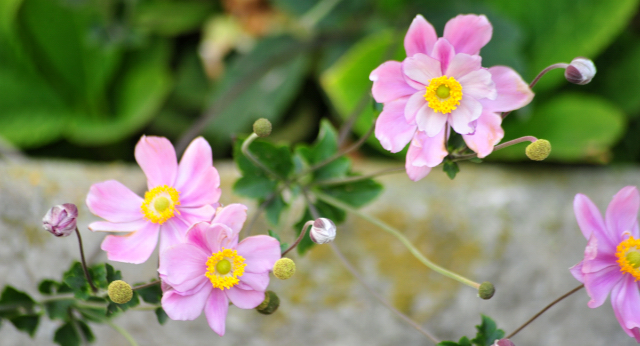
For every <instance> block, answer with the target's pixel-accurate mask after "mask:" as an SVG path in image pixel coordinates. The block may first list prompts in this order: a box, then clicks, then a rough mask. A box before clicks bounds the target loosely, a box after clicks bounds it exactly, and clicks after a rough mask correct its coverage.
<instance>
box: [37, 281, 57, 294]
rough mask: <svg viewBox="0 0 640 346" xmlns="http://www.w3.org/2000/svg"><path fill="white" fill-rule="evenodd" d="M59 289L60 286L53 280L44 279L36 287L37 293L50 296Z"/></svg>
mask: <svg viewBox="0 0 640 346" xmlns="http://www.w3.org/2000/svg"><path fill="white" fill-rule="evenodd" d="M58 287H60V284H59V283H58V282H56V281H54V280H49V279H44V280H42V281H40V284H39V285H38V292H40V293H42V294H46V295H51V294H54V293H55V292H56V290H57V289H58Z"/></svg>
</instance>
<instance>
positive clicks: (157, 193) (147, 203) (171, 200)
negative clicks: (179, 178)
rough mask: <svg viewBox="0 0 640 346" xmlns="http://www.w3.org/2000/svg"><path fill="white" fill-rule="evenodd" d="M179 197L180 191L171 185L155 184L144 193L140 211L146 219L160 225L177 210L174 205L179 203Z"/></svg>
mask: <svg viewBox="0 0 640 346" xmlns="http://www.w3.org/2000/svg"><path fill="white" fill-rule="evenodd" d="M179 197H180V193H179V192H178V190H176V189H174V188H173V187H170V186H167V185H162V186H156V187H154V188H153V189H151V191H147V192H146V193H145V194H144V201H143V202H142V206H141V208H142V213H143V214H144V217H145V218H146V219H147V220H149V221H151V222H153V223H159V224H161V225H162V224H163V223H164V222H165V221H167V220H169V219H170V218H172V217H173V215H174V213H175V212H177V210H176V205H180V198H179Z"/></svg>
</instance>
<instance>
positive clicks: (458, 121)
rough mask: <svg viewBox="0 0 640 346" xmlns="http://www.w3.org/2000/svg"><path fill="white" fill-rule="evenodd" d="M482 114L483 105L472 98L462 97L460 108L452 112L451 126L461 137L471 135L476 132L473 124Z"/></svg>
mask: <svg viewBox="0 0 640 346" xmlns="http://www.w3.org/2000/svg"><path fill="white" fill-rule="evenodd" d="M481 114H482V104H480V102H478V101H476V100H475V99H474V98H472V97H465V96H462V100H460V104H459V105H458V108H456V110H454V111H453V112H451V116H450V124H451V127H453V130H454V131H456V132H457V133H459V134H461V135H465V134H470V133H473V132H474V131H475V129H474V128H473V126H472V124H471V122H473V121H474V120H476V119H478V118H479V117H480V115H481Z"/></svg>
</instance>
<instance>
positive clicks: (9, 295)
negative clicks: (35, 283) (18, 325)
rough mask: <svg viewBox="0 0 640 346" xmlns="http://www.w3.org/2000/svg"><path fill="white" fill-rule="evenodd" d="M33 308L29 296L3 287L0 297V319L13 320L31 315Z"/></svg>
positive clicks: (33, 303) (8, 287)
mask: <svg viewBox="0 0 640 346" xmlns="http://www.w3.org/2000/svg"><path fill="white" fill-rule="evenodd" d="M34 306H35V301H34V300H33V298H31V296H29V295H28V294H26V293H25V292H22V291H18V290H17V289H15V288H13V287H12V286H5V288H4V290H3V291H2V295H0V317H5V318H13V317H16V316H19V315H22V314H25V313H31V312H32V311H33V307H34Z"/></svg>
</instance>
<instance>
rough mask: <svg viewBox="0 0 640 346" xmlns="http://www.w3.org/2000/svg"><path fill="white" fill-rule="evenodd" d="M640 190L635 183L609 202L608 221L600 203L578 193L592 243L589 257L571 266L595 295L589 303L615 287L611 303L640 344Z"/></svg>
mask: <svg viewBox="0 0 640 346" xmlns="http://www.w3.org/2000/svg"><path fill="white" fill-rule="evenodd" d="M639 208H640V195H639V194H638V189H637V188H636V187H635V186H626V187H624V188H623V189H622V190H620V191H619V192H618V193H617V194H616V195H615V196H613V200H612V201H611V203H609V207H608V208H607V212H606V214H605V218H604V220H603V219H602V216H601V215H600V212H599V211H598V208H597V207H596V206H595V204H593V202H591V200H590V199H589V198H588V197H587V196H585V195H582V194H577V195H576V198H575V199H574V201H573V209H574V211H575V214H576V219H577V220H578V226H580V230H581V231H582V234H583V235H584V237H585V238H587V240H588V242H587V248H586V249H585V251H584V259H583V260H582V261H580V263H578V264H576V265H575V266H573V267H571V269H570V270H571V274H573V276H574V277H575V278H576V279H577V280H578V281H580V282H582V283H584V287H585V288H586V289H587V294H588V295H589V297H591V300H590V301H589V303H588V305H589V307H590V308H597V307H598V306H600V305H602V303H604V301H605V300H606V299H607V295H608V294H609V292H611V305H613V311H614V313H615V315H616V318H617V319H618V322H619V323H620V326H622V329H623V330H624V331H625V332H626V333H627V334H628V335H629V336H632V337H634V338H635V339H636V341H638V342H639V343H640V285H639V284H638V280H640V232H639V231H638V219H637V217H638V209H639Z"/></svg>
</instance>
